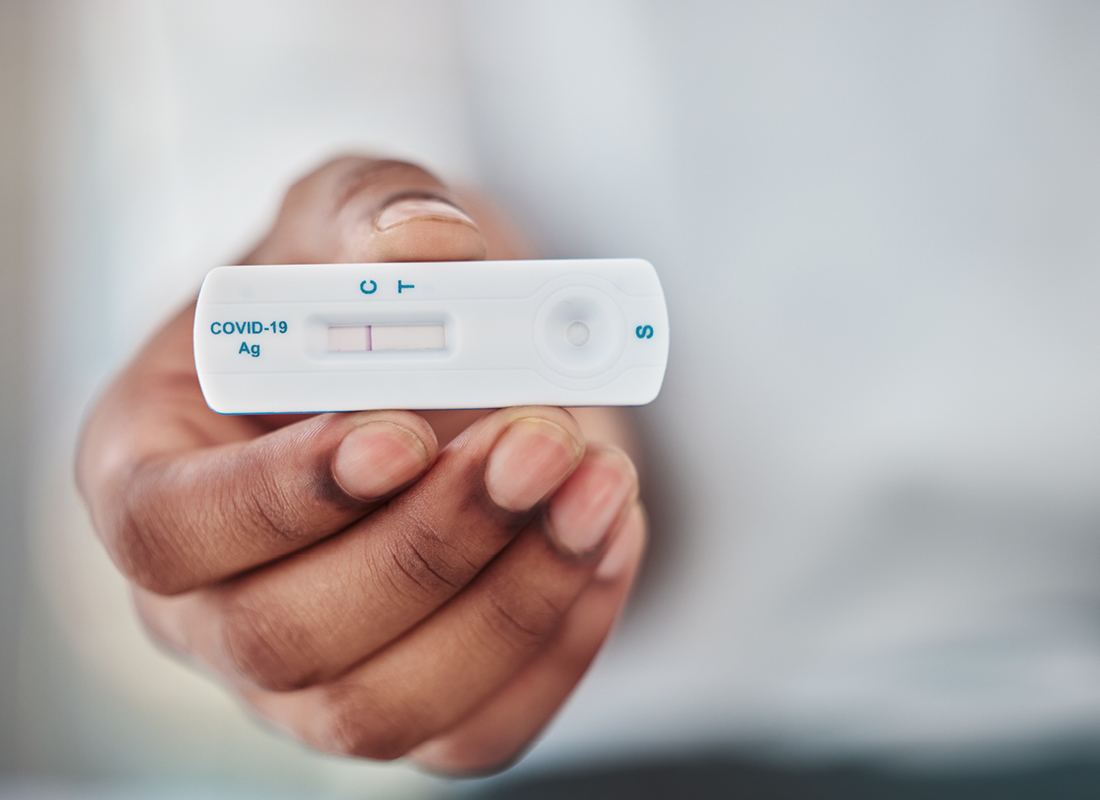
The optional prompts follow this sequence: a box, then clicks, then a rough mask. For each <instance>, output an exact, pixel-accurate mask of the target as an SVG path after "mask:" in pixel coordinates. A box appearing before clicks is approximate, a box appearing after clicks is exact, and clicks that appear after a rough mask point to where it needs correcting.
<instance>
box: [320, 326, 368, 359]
mask: <svg viewBox="0 0 1100 800" xmlns="http://www.w3.org/2000/svg"><path fill="white" fill-rule="evenodd" d="M328 349H329V352H330V353H356V352H359V353H361V352H364V351H366V350H370V349H371V338H370V325H330V326H329V329H328Z"/></svg>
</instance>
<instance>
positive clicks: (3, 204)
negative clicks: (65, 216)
mask: <svg viewBox="0 0 1100 800" xmlns="http://www.w3.org/2000/svg"><path fill="white" fill-rule="evenodd" d="M29 6H30V3H29V2H5V3H0V774H2V773H3V772H5V771H7V770H12V769H14V768H15V767H16V766H17V765H18V764H19V760H20V753H21V751H22V747H21V742H20V735H19V718H20V714H19V691H18V684H17V677H16V676H17V673H18V667H19V648H18V646H17V644H16V643H17V642H18V639H19V619H20V611H21V608H22V603H23V596H24V590H25V586H26V583H25V581H24V575H25V573H26V529H25V519H26V504H25V500H26V490H27V486H28V472H27V455H28V452H27V451H28V440H27V435H26V433H27V429H28V420H27V410H28V404H27V398H28V396H29V390H28V385H27V367H28V354H27V339H28V337H27V324H28V322H29V320H30V317H29V315H28V314H27V313H26V297H27V286H28V275H27V273H28V268H29V267H28V253H29V237H28V235H27V229H28V223H29V220H30V215H29V206H30V192H29V185H30V160H29V150H30V135H31V125H30V123H29V119H28V118H29V111H30V107H31V103H30V92H31V85H30V80H29V75H30V71H31V70H30V62H31V48H30V46H29V43H28V39H27V33H28V30H29V23H30V13H29Z"/></svg>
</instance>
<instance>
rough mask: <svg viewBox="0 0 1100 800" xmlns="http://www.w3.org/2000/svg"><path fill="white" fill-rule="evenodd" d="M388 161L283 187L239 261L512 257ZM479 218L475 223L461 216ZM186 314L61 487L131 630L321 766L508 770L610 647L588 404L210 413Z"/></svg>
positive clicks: (598, 477) (114, 398)
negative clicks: (97, 551) (74, 491)
mask: <svg viewBox="0 0 1100 800" xmlns="http://www.w3.org/2000/svg"><path fill="white" fill-rule="evenodd" d="M465 205H466V207H467V209H468V210H469V211H470V214H472V215H473V216H467V214H466V213H464V212H463V211H460V210H459V209H458V205H457V201H456V198H455V195H454V193H453V192H451V191H450V190H449V189H448V188H447V187H445V186H443V185H441V184H440V183H439V181H438V180H436V179H435V178H434V177H433V176H432V175H430V174H428V173H426V172H424V171H423V170H421V169H419V168H417V167H414V166H412V165H409V164H404V163H399V162H391V161H372V160H367V159H361V158H343V159H339V160H336V161H333V162H331V163H329V164H327V165H325V166H324V167H322V168H321V169H319V170H318V171H316V172H314V173H313V174H311V175H309V176H308V177H306V178H305V179H303V180H302V181H301V182H299V183H298V184H296V185H295V186H294V187H293V188H292V189H291V190H290V191H289V193H288V194H287V197H286V200H285V202H284V204H283V208H282V210H281V211H280V214H279V217H278V219H277V221H276V223H275V226H274V228H273V230H272V231H271V233H270V234H269V235H268V236H267V238H266V239H265V240H264V241H263V242H262V243H261V244H260V245H259V247H258V248H257V249H256V251H255V252H254V253H252V255H251V256H249V258H248V259H247V261H248V262H250V263H319V262H339V261H349V262H357V261H451V260H470V259H478V258H484V257H485V256H486V253H487V251H488V250H492V251H493V253H494V255H498V256H499V255H512V253H511V252H509V247H510V246H509V245H508V237H507V232H506V229H505V228H504V227H503V226H502V223H501V221H500V219H499V218H498V217H496V216H494V215H493V214H491V213H490V212H488V211H486V208H485V207H484V206H483V205H482V204H480V203H478V202H477V201H475V200H466V201H465ZM474 217H477V218H478V219H479V221H480V222H481V227H480V228H479V227H478V223H475V222H474ZM193 313H194V306H193V305H192V306H191V307H190V308H188V309H186V310H185V311H183V312H182V313H181V314H179V315H178V316H177V317H176V318H175V319H173V320H172V321H170V322H169V323H168V324H167V325H166V326H165V327H164V328H163V329H162V330H161V331H160V332H159V333H158V334H156V336H154V337H153V338H152V340H151V341H150V342H149V343H148V345H147V346H146V347H145V348H144V350H143V351H142V352H141V353H140V354H139V355H138V356H137V357H136V358H135V360H134V361H133V363H131V364H130V365H129V366H128V367H127V368H126V370H125V371H124V372H123V373H122V374H121V375H120V376H119V377H118V379H117V380H116V381H115V382H114V384H113V385H112V386H111V387H110V388H109V389H108V391H107V392H106V393H105V395H104V396H103V398H102V399H101V400H100V401H99V403H98V405H97V407H96V408H95V410H94V411H93V413H92V414H91V416H90V418H89V420H88V423H87V427H86V430H85V432H84V436H83V440H82V444H81V449H80V453H79V456H78V464H77V477H78V482H79V485H80V488H81V491H82V492H83V495H84V497H85V500H86V502H87V504H88V507H89V509H90V512H91V515H92V519H93V521H94V523H95V527H96V529H97V531H98V533H99V536H100V537H101V539H102V540H103V543H104V545H105V546H106V547H107V549H108V551H109V552H110V554H111V556H112V557H113V559H114V560H115V563H116V564H117V565H118V566H119V568H120V569H121V570H122V572H123V573H124V574H125V575H126V577H127V578H128V579H129V580H130V581H131V582H132V584H133V589H134V597H135V602H136V606H137V609H138V612H139V614H140V616H141V618H142V620H143V622H144V624H145V625H146V627H147V628H148V629H149V631H150V632H151V633H152V634H153V635H154V636H155V637H156V638H158V639H159V640H160V641H162V642H163V643H165V644H166V645H167V646H169V647H170V648H173V649H174V650H176V651H178V652H179V653H181V654H183V655H184V656H186V657H187V658H190V659H193V660H194V661H196V662H198V663H200V664H202V665H204V666H205V667H206V668H208V669H211V670H213V671H214V672H215V673H217V674H219V675H220V676H222V677H223V678H224V679H225V681H226V683H227V684H228V685H229V686H231V687H232V688H233V689H234V690H235V691H236V692H237V693H238V694H239V696H240V697H241V698H242V699H243V701H244V702H245V703H247V704H248V705H249V706H251V707H252V708H253V709H254V710H255V711H257V712H258V713H259V714H260V715H261V716H263V717H265V718H266V719H268V720H269V721H270V722H271V723H273V724H274V725H276V726H278V727H280V728H283V729H284V730H286V731H288V732H289V733H290V734H292V735H293V736H296V737H298V738H299V739H301V740H303V741H305V742H306V743H308V744H310V745H312V746H314V747H317V748H320V749H322V750H327V751H331V752H336V753H344V754H351V755H358V756H367V757H370V758H381V759H390V758H396V757H400V756H402V755H405V754H408V753H411V754H412V756H413V758H414V759H416V760H417V761H418V762H419V763H421V764H423V765H426V766H428V767H429V768H433V769H437V770H443V771H448V772H462V771H471V770H484V769H487V768H491V767H495V766H499V765H501V764H502V763H504V762H506V761H507V760H509V759H511V758H513V757H515V755H516V754H517V753H518V752H520V750H521V749H522V748H523V746H524V745H525V744H526V743H528V742H529V741H530V740H531V739H532V738H533V737H534V736H535V735H536V734H537V733H538V731H539V730H540V729H541V728H542V727H543V726H544V725H545V724H546V722H547V721H548V720H549V719H550V717H551V716H552V715H553V714H554V712H555V711H556V709H557V708H558V707H559V706H560V705H561V703H562V702H563V701H564V699H565V698H566V697H567V695H568V694H569V692H570V691H571V690H572V688H573V686H574V685H575V684H576V683H577V681H578V680H579V679H580V677H581V675H582V674H583V673H584V671H585V670H586V669H587V667H588V664H589V663H590V661H591V660H592V658H593V657H594V655H595V653H596V651H597V650H598V649H599V647H600V645H601V643H602V642H603V640H604V638H605V637H606V636H607V634H608V632H609V630H610V628H611V626H612V623H613V621H614V619H615V617H616V615H617V613H618V611H619V609H620V607H621V606H622V604H623V602H624V599H625V597H626V594H627V591H628V589H629V586H630V583H631V581H632V580H633V577H634V573H635V571H636V568H637V564H638V561H639V559H640V557H641V553H642V550H643V548H644V540H645V521H644V515H643V513H642V510H641V506H640V505H639V503H638V500H637V477H636V474H635V471H634V467H633V466H632V464H631V461H630V459H629V458H628V457H627V456H626V455H625V453H624V452H623V451H622V450H620V449H618V448H616V447H614V446H612V445H611V444H609V443H607V442H600V441H587V442H586V437H585V431H584V430H582V426H581V424H580V423H579V422H578V417H581V418H583V419H584V420H585V428H587V430H588V433H589V434H590V436H591V435H594V436H595V438H604V439H613V438H617V437H618V438H621V437H622V436H624V435H625V434H624V432H623V427H622V424H621V421H620V420H619V418H617V417H615V416H614V413H613V412H610V411H608V410H580V411H579V412H578V413H577V416H574V415H572V414H570V413H569V412H567V411H565V410H563V409H560V408H549V407H527V408H507V409H501V410H498V411H493V412H491V413H485V412H430V413H423V414H416V413H413V412H410V411H401V410H398V411H372V412H361V413H347V414H321V415H317V416H307V417H303V416H285V415H284V416H278V417H276V416H267V417H264V416H253V417H245V416H220V415H218V414H215V413H214V412H212V411H211V410H210V409H209V408H208V407H207V405H206V403H205V401H204V400H203V397H202V394H201V392H200V390H199V385H198V380H197V378H196V375H195V366H194V360H193V356H192V347H191V327H192V319H193Z"/></svg>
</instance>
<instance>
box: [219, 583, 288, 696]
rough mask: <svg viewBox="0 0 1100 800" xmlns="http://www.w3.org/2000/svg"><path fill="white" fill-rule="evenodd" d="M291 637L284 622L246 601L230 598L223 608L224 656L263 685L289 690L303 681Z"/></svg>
mask: <svg viewBox="0 0 1100 800" xmlns="http://www.w3.org/2000/svg"><path fill="white" fill-rule="evenodd" d="M288 638H290V637H288V636H287V634H286V631H285V630H284V626H283V625H282V623H276V622H275V621H274V620H273V618H272V615H270V614H268V613H265V612H264V611H263V610H261V609H258V608H256V607H254V606H253V605H250V604H249V603H246V602H244V601H242V600H239V599H233V600H229V601H228V602H227V604H226V606H225V608H224V609H223V611H222V616H221V620H220V625H219V639H220V641H219V644H220V647H221V651H222V654H223V656H224V658H225V659H226V661H227V662H228V664H229V666H230V667H232V668H233V669H234V670H236V671H237V672H238V673H239V674H240V675H241V676H242V677H244V678H246V679H248V680H249V681H251V682H252V683H254V684H256V685H257V686H259V687H261V688H264V689H269V690H272V691H287V690H290V689H295V688H298V687H299V686H300V685H301V684H302V682H303V677H302V675H301V674H300V672H299V671H298V669H297V667H296V664H295V663H294V662H293V661H292V660H291V658H290V657H289V656H288V655H287V653H288V648H287V646H286V641H287V639H288Z"/></svg>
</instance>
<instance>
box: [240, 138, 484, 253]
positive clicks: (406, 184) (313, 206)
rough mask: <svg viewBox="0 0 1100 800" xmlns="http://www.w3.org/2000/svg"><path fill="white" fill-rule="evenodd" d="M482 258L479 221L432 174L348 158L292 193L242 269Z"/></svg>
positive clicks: (411, 167) (410, 167) (401, 164)
mask: <svg viewBox="0 0 1100 800" xmlns="http://www.w3.org/2000/svg"><path fill="white" fill-rule="evenodd" d="M485 253H486V243H485V239H484V237H483V236H482V234H481V231H480V230H479V229H478V226H477V223H476V222H474V220H473V219H472V218H471V217H470V216H469V215H468V214H467V213H466V212H465V211H463V210H462V209H461V208H460V206H459V203H458V201H457V200H456V198H455V196H454V193H453V192H452V191H451V189H450V188H449V187H447V186H446V185H445V184H443V183H442V182H441V181H440V180H439V179H438V178H436V177H435V176H434V175H432V174H431V173H430V172H428V171H426V170H424V169H422V168H421V167H418V166H416V165H414V164H408V163H406V162H403V161H384V160H376V159H369V158H363V157H358V156H348V157H344V158H338V159H336V160H334V161H330V162H329V163H328V164H325V165H324V166H323V167H321V168H320V169H318V170H316V171H315V172H313V173H311V174H310V175H307V176H306V177H305V178H303V179H302V180H300V181H299V182H298V183H296V184H295V185H294V186H293V187H291V189H290V190H289V191H288V192H287V195H286V199H285V200H284V201H283V206H282V208H281V209H280V211H279V216H278V219H277V220H276V222H275V225H274V227H273V228H272V230H271V233H270V234H269V235H268V236H267V238H265V239H264V241H263V242H261V243H260V245H259V246H258V247H257V248H256V250H254V251H253V252H252V253H251V254H250V255H249V256H248V257H247V258H246V259H245V263H249V264H311V263H340V262H372V261H375V262H377V261H477V260H481V259H483V258H485Z"/></svg>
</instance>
